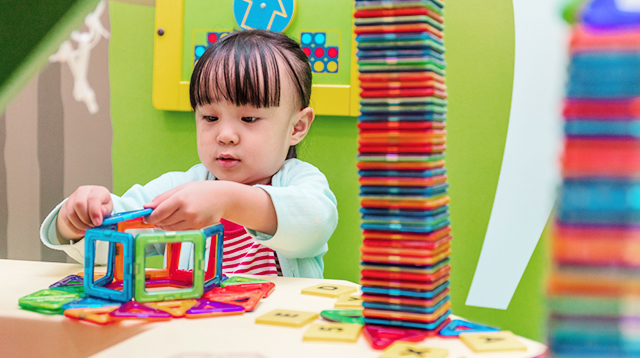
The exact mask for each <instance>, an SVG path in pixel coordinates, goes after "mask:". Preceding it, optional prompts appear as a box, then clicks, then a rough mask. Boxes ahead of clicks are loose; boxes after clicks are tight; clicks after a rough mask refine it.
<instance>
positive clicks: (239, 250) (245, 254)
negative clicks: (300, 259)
mask: <svg viewBox="0 0 640 358" xmlns="http://www.w3.org/2000/svg"><path fill="white" fill-rule="evenodd" d="M220 222H221V223H222V225H224V242H223V245H222V246H223V256H222V257H223V258H222V273H224V274H248V275H266V276H278V269H277V266H276V257H275V253H274V252H273V250H271V249H270V248H268V247H266V246H263V245H261V244H260V243H259V242H257V241H256V240H255V239H254V238H253V237H251V235H249V233H247V231H246V230H245V228H244V227H243V226H240V225H238V224H235V223H232V222H231V221H227V220H224V219H222V220H220Z"/></svg>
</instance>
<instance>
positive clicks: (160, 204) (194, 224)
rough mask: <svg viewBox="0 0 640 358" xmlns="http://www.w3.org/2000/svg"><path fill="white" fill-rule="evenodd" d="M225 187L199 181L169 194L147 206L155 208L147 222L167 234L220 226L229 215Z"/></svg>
mask: <svg viewBox="0 0 640 358" xmlns="http://www.w3.org/2000/svg"><path fill="white" fill-rule="evenodd" d="M224 186H225V183H224V182H219V181H195V182H190V183H186V184H182V185H180V186H177V187H175V188H173V189H171V190H169V191H166V192H164V193H162V194H160V195H158V196H157V197H156V198H155V199H153V200H152V201H151V202H149V203H147V204H145V205H144V207H145V208H152V209H153V212H152V213H151V214H150V215H149V216H148V217H147V218H146V219H145V222H146V223H148V224H155V225H156V226H157V227H159V228H161V229H163V230H167V231H182V230H200V229H201V228H203V227H206V226H209V225H213V224H216V223H218V222H220V219H221V218H222V217H223V216H224V214H225V213H224V211H225V210H224V209H225V200H224V199H225V197H226V195H223V192H222V191H223V190H224Z"/></svg>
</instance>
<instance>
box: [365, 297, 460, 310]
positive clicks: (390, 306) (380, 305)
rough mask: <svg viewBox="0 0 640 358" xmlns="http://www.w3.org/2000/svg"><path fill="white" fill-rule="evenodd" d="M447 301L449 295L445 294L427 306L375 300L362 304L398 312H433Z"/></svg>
mask: <svg viewBox="0 0 640 358" xmlns="http://www.w3.org/2000/svg"><path fill="white" fill-rule="evenodd" d="M447 302H449V296H445V297H444V298H443V299H441V300H440V301H438V302H437V303H436V304H434V305H432V306H429V307H423V306H412V305H401V304H388V303H375V302H363V303H362V304H363V307H364V308H365V309H374V310H385V311H398V312H406V313H420V314H433V313H434V312H436V311H438V310H439V309H440V308H442V307H443V306H444V305H445V304H446V303H447Z"/></svg>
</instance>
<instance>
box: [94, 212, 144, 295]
mask: <svg viewBox="0 0 640 358" xmlns="http://www.w3.org/2000/svg"><path fill="white" fill-rule="evenodd" d="M148 212H149V211H148V210H145V211H136V212H126V213H122V214H121V215H118V214H116V215H114V216H113V217H111V220H113V221H114V222H113V223H114V224H115V223H117V222H120V221H122V220H124V219H125V218H127V217H129V216H133V217H136V215H141V214H144V213H146V214H145V215H148ZM100 241H101V242H108V244H109V252H108V259H107V272H106V274H105V276H104V277H101V278H100V279H98V280H95V281H94V280H84V292H85V294H87V295H88V296H92V297H96V298H102V299H106V300H111V301H118V302H127V301H129V300H131V299H132V298H133V261H134V259H133V258H134V250H135V249H134V246H133V236H132V235H131V234H127V233H123V232H117V231H112V230H104V229H98V228H94V229H88V230H87V231H86V232H85V237H84V244H85V245H84V247H85V248H84V252H85V262H84V270H85V276H89V277H93V273H94V266H95V263H96V251H97V244H98V242H100ZM118 244H119V245H121V246H120V247H121V248H122V249H121V250H122V251H121V252H122V257H123V260H122V262H121V265H122V266H121V267H122V270H123V271H122V272H123V279H122V280H123V281H122V287H121V289H120V290H113V289H110V288H108V287H107V285H109V284H110V283H111V282H113V280H114V277H115V266H116V260H115V257H116V247H117V246H116V245H118ZM143 255H144V250H143ZM142 279H143V280H144V274H143V277H142Z"/></svg>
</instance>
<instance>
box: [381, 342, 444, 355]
mask: <svg viewBox="0 0 640 358" xmlns="http://www.w3.org/2000/svg"><path fill="white" fill-rule="evenodd" d="M448 355H449V350H448V349H443V348H432V347H425V346H421V345H418V344H415V343H407V342H395V343H394V344H392V345H390V346H389V348H387V349H385V350H384V352H382V355H381V356H380V358H445V357H447V356H448Z"/></svg>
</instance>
